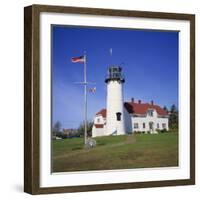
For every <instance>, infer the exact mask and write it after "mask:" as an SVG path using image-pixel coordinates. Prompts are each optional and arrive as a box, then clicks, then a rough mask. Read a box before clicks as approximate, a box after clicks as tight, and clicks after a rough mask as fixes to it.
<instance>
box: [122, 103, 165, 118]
mask: <svg viewBox="0 0 200 200" xmlns="http://www.w3.org/2000/svg"><path fill="white" fill-rule="evenodd" d="M124 107H125V108H126V110H127V111H128V112H129V113H133V114H140V115H144V114H146V112H147V110H148V109H154V110H156V112H157V113H158V115H162V116H165V115H168V114H167V112H166V111H165V110H164V109H163V108H161V107H160V106H158V105H154V104H149V103H133V102H126V103H124Z"/></svg>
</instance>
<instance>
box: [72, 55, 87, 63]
mask: <svg viewBox="0 0 200 200" xmlns="http://www.w3.org/2000/svg"><path fill="white" fill-rule="evenodd" d="M71 61H72V62H73V63H78V62H80V63H84V62H85V56H80V57H73V58H71Z"/></svg>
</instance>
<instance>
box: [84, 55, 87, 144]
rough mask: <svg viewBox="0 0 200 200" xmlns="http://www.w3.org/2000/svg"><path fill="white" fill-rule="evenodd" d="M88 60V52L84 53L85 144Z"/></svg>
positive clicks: (85, 136) (85, 137)
mask: <svg viewBox="0 0 200 200" xmlns="http://www.w3.org/2000/svg"><path fill="white" fill-rule="evenodd" d="M86 62H87V58H86V52H84V118H85V120H84V123H85V133H84V144H86V142H87V64H86Z"/></svg>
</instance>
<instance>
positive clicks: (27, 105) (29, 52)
mask: <svg viewBox="0 0 200 200" xmlns="http://www.w3.org/2000/svg"><path fill="white" fill-rule="evenodd" d="M41 12H54V13H76V14H90V15H107V16H124V17H141V18H155V19H156V18H159V19H174V20H176V19H178V20H188V21H189V22H190V178H189V179H182V180H169V181H150V182H138V183H136V182H133V183H115V184H101V185H86V186H66V187H49V188H41V187H40V184H39V177H40V171H39V158H40V154H39V142H40V141H39V126H40V123H39V121H40V120H39V119H40V103H39V93H40V92H39V91H40V82H39V73H40V69H39V67H40V66H39V61H40V53H39V42H40V37H39V25H40V22H39V18H40V13H41ZM192 184H195V15H192V14H178V13H163V12H162V13H161V12H147V11H130V10H129V11H128V10H111V9H99V8H81V7H63V6H49V5H32V6H28V7H25V8H24V191H25V192H27V193H30V194H47V193H62V192H83V191H98V190H113V189H128V188H129V189H130V188H147V187H161V186H176V185H192Z"/></svg>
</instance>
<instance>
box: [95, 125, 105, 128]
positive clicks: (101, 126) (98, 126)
mask: <svg viewBox="0 0 200 200" xmlns="http://www.w3.org/2000/svg"><path fill="white" fill-rule="evenodd" d="M94 126H95V127H96V128H103V124H94Z"/></svg>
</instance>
